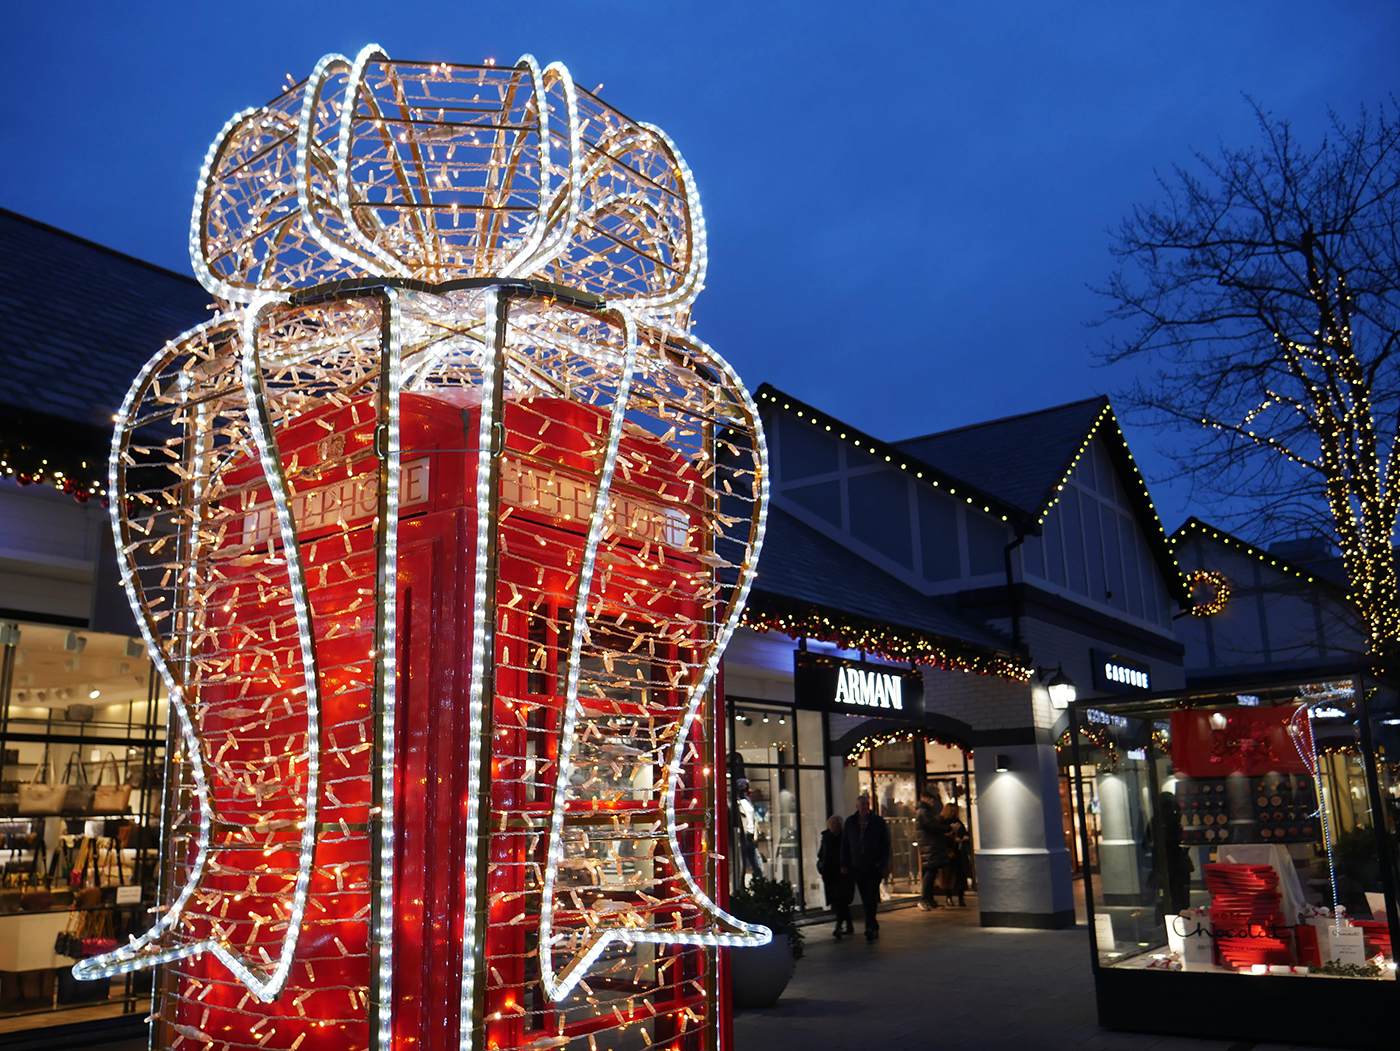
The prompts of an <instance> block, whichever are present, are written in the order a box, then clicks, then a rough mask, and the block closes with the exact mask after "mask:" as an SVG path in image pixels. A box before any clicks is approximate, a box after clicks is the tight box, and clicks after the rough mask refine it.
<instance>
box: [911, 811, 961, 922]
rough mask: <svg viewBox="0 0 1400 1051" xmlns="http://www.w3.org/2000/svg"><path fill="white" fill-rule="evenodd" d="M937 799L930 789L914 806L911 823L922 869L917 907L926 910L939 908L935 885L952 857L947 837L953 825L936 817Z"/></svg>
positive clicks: (937, 814) (941, 877)
mask: <svg viewBox="0 0 1400 1051" xmlns="http://www.w3.org/2000/svg"><path fill="white" fill-rule="evenodd" d="M938 802H939V800H938V794H937V793H936V792H934V791H933V789H931V788H930V789H928V790H927V791H925V792H924V794H923V796H922V798H920V800H919V805H918V806H917V807H916V808H915V809H914V826H915V828H917V829H918V832H919V860H920V861H921V862H922V864H923V870H924V875H923V885H922V887H921V888H920V890H921V893H920V895H919V908H921V909H923V910H924V911H925V912H927V911H929V910H930V909H936V908H938V885H939V883H940V881H941V880H942V879H943V877H944V871H945V870H946V869H947V867H948V863H949V861H950V860H951V858H950V857H949V853H948V838H947V837H948V836H949V834H951V833H952V831H953V827H952V826H951V825H949V824H947V823H946V822H945V821H943V820H942V818H941V817H940V816H939V811H938Z"/></svg>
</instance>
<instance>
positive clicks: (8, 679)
mask: <svg viewBox="0 0 1400 1051" xmlns="http://www.w3.org/2000/svg"><path fill="white" fill-rule="evenodd" d="M0 641H3V650H2V651H0V757H3V771H2V772H0V861H2V862H3V866H4V867H3V877H0V1034H4V1033H13V1032H16V1031H19V1030H28V1029H34V1028H38V1027H42V1026H50V1025H58V1024H64V1023H68V1022H75V1021H84V1022H93V1021H96V1020H100V1019H104V1018H110V1017H113V1016H117V1017H120V1016H127V1017H128V1018H130V1019H132V1020H139V1019H141V1018H143V1017H144V1016H145V1015H146V1014H147V1013H149V1009H150V977H149V975H137V976H132V977H122V978H115V979H107V980H101V981H95V982H80V981H77V980H76V979H74V978H73V976H72V974H71V973H70V968H71V967H72V965H73V963H74V961H75V960H76V959H80V958H82V957H84V956H89V955H93V954H95V953H96V952H103V951H108V949H110V948H112V947H115V945H116V941H117V940H122V939H125V938H126V936H127V934H128V933H139V932H140V931H143V930H145V929H146V928H147V927H148V926H149V924H150V914H149V911H148V910H149V909H150V907H151V906H152V905H154V903H155V901H156V900H157V899H156V885H157V881H158V879H159V871H158V866H159V844H160V828H159V825H160V811H161V786H162V784H163V780H164V779H163V772H164V763H165V746H164V741H165V727H166V714H167V712H166V703H165V699H164V696H163V694H162V692H161V690H160V686H159V682H158V680H157V677H156V676H155V675H154V670H153V668H152V666H151V663H150V661H149V660H148V659H147V656H146V652H145V647H144V646H143V645H142V644H141V643H140V641H139V640H134V639H131V638H128V637H127V636H124V635H105V634H101V633H97V632H89V631H75V630H72V629H69V628H65V627H54V626H50V625H40V624H24V623H14V622H0ZM0 1042H3V1036H2V1035H0Z"/></svg>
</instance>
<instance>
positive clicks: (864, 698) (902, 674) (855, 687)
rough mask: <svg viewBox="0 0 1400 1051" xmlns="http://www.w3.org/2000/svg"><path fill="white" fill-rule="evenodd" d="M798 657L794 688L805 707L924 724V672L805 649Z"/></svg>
mask: <svg viewBox="0 0 1400 1051" xmlns="http://www.w3.org/2000/svg"><path fill="white" fill-rule="evenodd" d="M793 656H794V658H795V664H794V668H793V687H794V691H795V693H796V701H797V706H798V707H799V708H808V709H815V710H817V711H824V712H840V713H842V714H844V715H864V716H869V717H870V718H874V719H906V720H916V721H922V720H923V717H924V674H923V672H921V671H919V670H918V669H917V668H903V667H900V666H898V665H892V664H871V663H870V662H868V661H852V660H844V659H842V658H840V657H831V656H827V655H826V654H818V653H804V652H803V651H801V650H798V651H797V652H796V653H795V654H794V655H793Z"/></svg>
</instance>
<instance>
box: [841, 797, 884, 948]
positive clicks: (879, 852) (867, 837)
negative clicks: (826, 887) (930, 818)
mask: <svg viewBox="0 0 1400 1051" xmlns="http://www.w3.org/2000/svg"><path fill="white" fill-rule="evenodd" d="M889 863H890V828H889V826H888V825H886V824H885V819H884V818H882V817H881V816H880V815H879V814H876V813H874V812H873V811H872V810H871V809H870V796H868V795H866V794H864V793H862V794H861V797H860V799H858V800H857V801H856V812H855V813H854V814H852V815H851V816H850V817H848V818H847V819H846V824H845V827H844V828H842V830H841V873H842V875H846V876H850V877H851V879H853V880H854V881H855V885H856V890H857V891H858V892H859V893H860V904H861V908H863V909H864V910H865V940H866V941H868V942H873V941H874V940H875V939H876V938H878V937H880V921H879V920H878V919H877V918H876V915H875V913H876V910H877V909H879V907H880V881H881V880H883V879H884V878H885V869H886V868H887V867H888V865H889Z"/></svg>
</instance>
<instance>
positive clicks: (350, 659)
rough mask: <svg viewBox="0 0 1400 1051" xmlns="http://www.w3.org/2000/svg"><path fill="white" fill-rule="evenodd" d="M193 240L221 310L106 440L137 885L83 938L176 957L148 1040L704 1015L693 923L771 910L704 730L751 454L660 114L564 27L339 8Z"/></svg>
mask: <svg viewBox="0 0 1400 1051" xmlns="http://www.w3.org/2000/svg"><path fill="white" fill-rule="evenodd" d="M190 249H191V256H192V258H193V261H194V266H195V270H196V272H197V275H198V277H199V279H200V281H201V282H202V283H203V284H204V285H205V287H207V288H208V289H209V290H210V291H211V292H212V293H213V294H214V295H215V296H216V297H217V299H218V300H220V301H221V313H219V314H218V315H217V316H215V317H213V318H211V320H210V321H208V322H207V323H206V324H203V325H201V326H199V327H198V328H196V329H193V330H191V331H189V332H187V333H185V334H184V335H182V336H181V337H179V338H178V339H176V340H174V341H173V342H172V343H170V344H169V345H167V346H166V347H165V348H163V349H162V350H161V351H160V352H159V353H158V354H156V356H155V357H153V358H152V359H151V361H150V362H149V363H148V364H147V365H146V366H145V368H144V369H143V370H142V372H141V374H140V375H139V376H138V377H137V379H136V380H135V382H134V383H133V385H132V387H131V390H130V393H129V394H128V396H127V398H126V401H125V403H124V404H123V406H122V409H121V412H120V414H119V416H118V417H117V426H116V433H115V437H114V441H113V449H112V460H111V491H112V492H113V494H114V499H113V501H112V505H111V507H112V518H113V525H114V529H115V530H116V534H117V537H118V551H119V565H120V568H121V572H122V578H123V581H124V583H125V585H126V587H127V589H128V592H129V595H130V597H131V601H132V604H133V608H134V609H135V610H136V613H137V617H138V622H139V623H140V625H141V628H142V631H143V633H144V634H145V635H146V640H147V643H148V645H149V646H150V648H151V652H152V653H153V654H156V661H157V664H158V665H159V667H160V671H161V673H162V675H163V676H164V679H165V682H166V684H167V687H168V690H169V694H170V699H171V705H172V708H173V711H174V716H175V718H174V723H173V725H174V727H175V729H176V733H175V735H174V737H173V739H172V742H171V743H172V748H173V765H172V771H173V772H174V775H175V776H173V777H172V778H171V779H169V783H168V784H167V786H166V789H165V792H166V798H165V814H166V825H167V848H166V855H167V874H166V875H165V877H164V881H165V882H164V887H163V889H162V899H161V900H162V902H163V903H164V906H165V907H164V908H163V909H161V910H159V911H158V914H157V915H158V918H157V920H156V922H155V923H154V925H153V926H152V927H151V928H150V930H149V931H147V932H146V933H144V934H142V935H141V936H140V937H136V938H133V939H131V940H130V943H129V944H128V945H125V946H122V947H121V948H119V949H117V950H116V951H114V952H112V953H108V954H105V955H102V956H98V957H94V958H91V959H88V960H84V961H82V962H80V963H79V964H78V965H77V966H76V967H75V968H74V971H75V974H76V975H78V976H79V977H98V976H102V975H106V974H114V973H119V972H125V971H131V970H135V969H138V968H142V967H148V966H151V965H154V964H157V963H163V964H167V965H168V966H167V967H166V968H165V970H164V971H163V972H162V973H163V974H164V975H165V978H164V981H163V985H162V988H161V989H160V990H159V991H158V1003H157V1011H158V1015H159V1017H160V1019H161V1024H162V1025H163V1026H164V1027H165V1028H164V1029H163V1032H165V1033H166V1034H167V1036H168V1042H170V1043H172V1044H179V1043H182V1042H185V1041H190V1042H194V1043H196V1044H198V1043H207V1044H221V1043H228V1044H229V1045H230V1046H240V1045H249V1046H259V1047H266V1048H274V1047H285V1048H297V1047H303V1048H306V1049H308V1051H310V1049H311V1048H314V1047H317V1046H326V1047H332V1046H333V1047H336V1048H345V1047H361V1046H368V1045H373V1046H378V1047H388V1046H399V1045H403V1046H407V1045H408V1044H409V1043H416V1044H417V1045H418V1046H421V1047H425V1048H426V1047H438V1046H447V1043H450V1044H451V1046H454V1047H455V1046H459V1045H460V1046H461V1047H478V1046H480V1047H484V1046H488V1045H489V1046H494V1047H502V1048H504V1047H513V1046H522V1047H523V1046H530V1047H544V1046H563V1045H565V1044H568V1043H570V1042H571V1041H572V1040H575V1039H579V1040H582V1039H584V1038H585V1037H587V1038H588V1041H589V1042H592V1041H593V1039H594V1034H598V1033H601V1032H603V1031H605V1030H608V1029H617V1028H628V1027H633V1026H635V1027H637V1029H638V1030H640V1031H641V1032H643V1033H645V1034H646V1036H647V1042H648V1043H650V1042H660V1041H661V1040H662V1039H665V1040H668V1041H671V1042H672V1043H673V1044H674V1046H677V1047H680V1046H701V1045H713V1044H714V1043H715V1042H716V1039H717V1038H716V1037H715V1035H714V1034H715V1032H716V1030H715V1029H714V1026H715V1024H716V1020H715V1017H714V1016H715V1010H714V999H713V998H714V996H715V995H716V986H717V983H716V966H717V965H716V962H715V954H714V953H713V952H709V951H707V950H706V949H705V947H707V946H715V945H754V944H762V943H764V942H766V941H767V940H768V938H769V936H770V935H769V932H768V930H767V929H766V928H763V927H757V926H752V925H748V924H744V923H741V922H739V921H737V920H736V919H734V918H733V917H731V916H729V915H727V914H726V913H724V912H723V911H722V910H721V909H719V907H718V906H717V905H716V904H715V901H714V898H713V893H714V886H715V863H716V860H717V859H718V858H719V855H718V854H717V853H715V849H716V846H717V844H716V843H715V840H714V835H713V831H712V829H713V823H714V818H715V816H716V815H715V806H716V798H715V787H714V777H715V771H716V770H719V769H721V767H722V757H719V756H716V755H715V754H714V739H713V737H712V736H711V734H710V728H712V727H713V725H714V720H715V708H714V704H715V701H714V698H713V691H712V689H711V688H712V686H713V684H714V677H715V673H716V670H717V665H718V661H719V656H720V653H721V651H722V650H723V648H724V645H725V643H726V642H727V640H728V638H729V636H730V634H731V633H732V631H733V629H734V627H735V626H736V624H737V622H738V619H739V616H740V613H741V610H742V607H743V604H744V599H745V597H746V595H747V592H748V588H749V585H750V583H751V581H752V578H753V573H754V567H755V564H756V561H757V557H758V551H759V546H760V544H761V541H762V533H763V513H764V507H765V504H766V499H767V479H766V468H765V453H764V443H763V436H762V432H761V428H760V424H759V420H758V415H757V410H756V409H755V407H754V404H753V402H752V400H751V399H750V397H749V395H748V393H747V392H746V391H745V389H744V387H743V385H742V384H741V383H740V381H739V379H738V377H737V376H736V375H735V374H734V372H733V370H732V369H731V368H730V367H729V366H728V364H726V363H725V361H724V360H723V359H722V358H721V357H720V356H719V355H718V354H716V353H715V352H714V351H713V350H711V349H710V348H709V347H707V346H705V345H704V344H703V343H702V342H700V341H699V340H697V339H695V338H694V337H693V336H691V335H690V334H689V332H688V329H689V310H690V306H691V303H692V302H693V301H694V299H695V296H696V295H697V293H698V292H699V290H700V288H701V287H702V284H703V279H704V271H705V249H704V227H703V221H702V218H701V213H700V206H699V200H698V198H697V196H696V193H695V189H694V186H693V183H692V180H691V176H690V173H689V171H688V169H687V168H686V166H685V163H684V161H683V160H682V159H681V157H680V154H679V153H678V152H677V151H676V149H675V147H674V146H673V145H672V144H671V142H670V140H669V139H668V138H667V137H666V136H665V134H664V133H662V132H661V131H660V130H659V129H657V128H654V127H651V126H649V125H645V124H639V123H636V122H634V121H632V120H630V119H628V118H627V117H625V116H623V115H622V114H620V113H618V112H617V111H616V110H614V109H612V108H611V107H610V106H608V105H607V104H606V103H604V102H602V101H601V100H600V99H599V98H597V97H596V95H594V94H591V93H589V92H587V91H583V90H580V89H578V88H577V87H576V86H575V85H574V84H573V81H572V79H571V78H570V76H569V73H568V71H567V70H566V69H564V68H563V67H562V66H560V65H558V64H555V65H551V66H548V67H546V68H544V69H540V68H539V67H538V65H537V64H536V63H535V62H534V60H533V59H531V58H529V57H528V56H527V57H525V58H522V59H521V61H520V62H519V63H518V64H517V65H516V66H515V67H514V68H510V69H507V68H497V67H495V66H489V65H488V66H457V65H446V64H440V63H427V64H424V63H406V62H394V61H390V60H389V59H388V58H387V56H385V55H384V54H383V52H382V51H380V50H379V49H378V48H375V47H369V48H366V49H365V50H364V51H363V52H361V54H360V55H359V56H358V57H357V58H356V59H354V60H353V61H352V60H350V59H347V58H345V57H344V56H339V55H331V56H327V57H326V58H324V59H322V60H321V62H320V63H319V64H318V65H317V66H316V68H315V70H314V71H313V73H312V75H311V76H310V78H309V79H308V80H306V81H305V82H303V83H301V84H297V85H295V86H293V87H291V88H289V89H288V90H287V91H286V92H284V93H283V94H282V95H280V96H279V97H278V98H276V99H275V100H273V101H272V102H271V103H269V104H268V105H266V106H264V107H261V108H259V109H254V110H250V111H246V112H244V113H240V114H238V115H237V116H235V117H234V118H233V119H232V120H231V121H230V122H229V123H228V124H227V125H226V126H225V128H224V130H223V132H222V133H221V134H220V136H219V137H218V139H217V140H216V141H215V142H214V144H213V146H212V147H211V149H210V151H209V155H208V158H207V160H206V162H205V166H204V170H203V172H202V174H201V177H200V185H199V190H198V193H197V195H196V202H195V209H194V215H193V221H192V225H191V234H190ZM454 496H456V497H461V499H460V500H458V501H457V502H456V503H455V504H454V503H453V497H454ZM454 506H455V507H457V509H458V510H457V511H455V512H452V513H448V512H449V511H451V509H452V507H454ZM439 512H441V513H439ZM415 516H418V517H415ZM443 522H448V523H450V524H449V525H442V523H443ZM395 523H399V524H398V526H397V528H395V527H394V524H395ZM432 523H438V524H437V525H433V524H432ZM433 530H437V532H432V531H433ZM444 530H446V531H445V532H444ZM454 530H455V532H454ZM430 533H431V536H430V535H429V534H430ZM452 567H456V568H455V569H453V568H452ZM453 572H456V573H457V574H458V575H457V577H453V576H452V573H453ZM454 580H456V581H457V583H456V584H453V581H454ZM453 587H456V588H457V590H456V591H453V590H452V589H453ZM458 608H460V609H464V610H466V615H465V617H464V618H463V620H464V623H465V627H464V628H463V630H461V631H458V632H456V633H454V632H453V630H452V629H451V626H450V623H451V617H450V616H449V615H448V614H450V613H451V612H452V611H454V610H456V609H458ZM411 639H417V642H416V643H415V642H412V641H411ZM415 647H416V648H415ZM458 665H460V667H458ZM719 805H720V806H722V805H723V804H722V802H720V803H719ZM444 946H446V950H445V949H444ZM697 947H698V948H697ZM447 950H452V951H450V952H449V951H447ZM444 953H446V955H444ZM449 957H450V958H451V959H452V960H453V961H458V962H455V963H453V964H452V965H451V966H444V965H443V962H444V960H447V959H448V958H449ZM410 958H411V960H412V961H413V962H412V966H405V965H404V964H403V961H404V960H406V959H410ZM396 961H397V962H396ZM453 967H455V970H454V969H453ZM396 968H397V971H398V973H397V974H396ZM589 979H591V980H592V981H593V983H594V986H596V987H593V986H590V985H589ZM449 1001H450V1004H451V1008H452V1010H451V1015H452V1017H451V1018H445V1017H443V1016H444V1014H445V1013H446V1009H445V1007H444V1005H445V1004H447V1003H448V1002H449ZM308 1041H309V1043H308ZM696 1041H699V1043H696Z"/></svg>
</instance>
